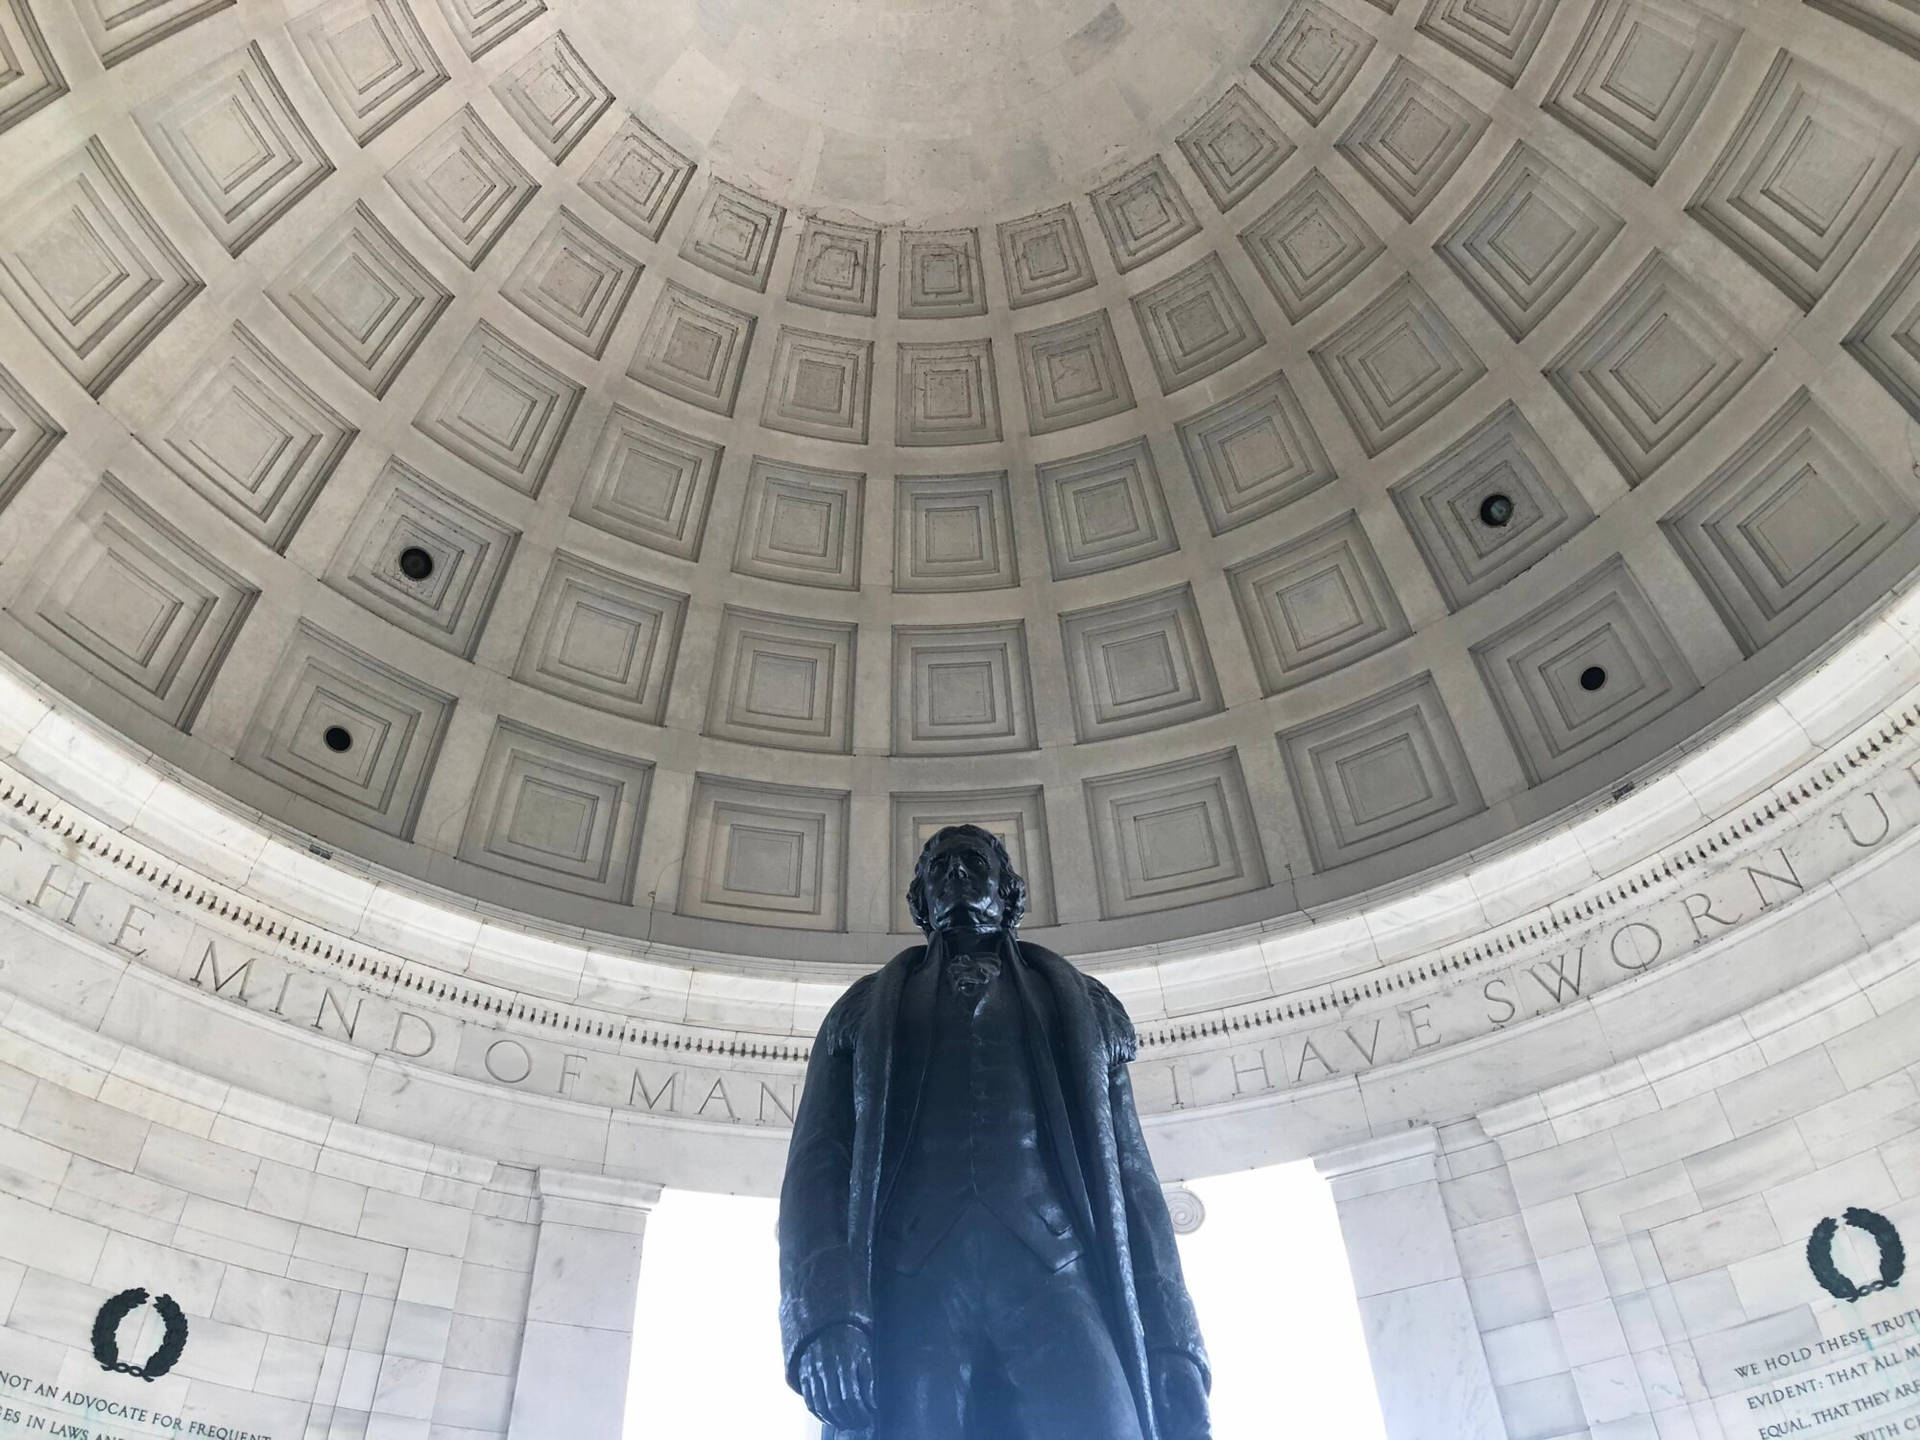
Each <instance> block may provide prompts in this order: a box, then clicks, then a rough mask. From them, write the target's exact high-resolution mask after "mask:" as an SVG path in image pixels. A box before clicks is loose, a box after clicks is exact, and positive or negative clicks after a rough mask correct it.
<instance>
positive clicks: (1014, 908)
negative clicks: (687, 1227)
mask: <svg viewBox="0 0 1920 1440" xmlns="http://www.w3.org/2000/svg"><path fill="white" fill-rule="evenodd" d="M907 901H908V905H909V907H910V908H911V910H912V912H913V918H914V921H915V923H917V924H918V925H919V926H920V928H921V929H922V930H924V931H926V932H927V943H926V944H925V945H915V946H912V947H910V948H909V949H906V950H904V951H902V952H901V953H900V954H899V955H897V956H895V957H894V959H893V960H891V961H890V962H889V963H888V964H886V965H885V966H883V967H882V968H881V969H880V970H878V971H877V972H875V973H874V974H872V975H868V976H866V977H864V978H863V979H861V980H859V981H857V982H855V983H854V985H853V986H852V988H851V989H849V990H848V991H847V993H846V994H845V995H843V996H842V997H841V998H840V1000H839V1002H838V1003H837V1004H835V1005H834V1007H833V1009H832V1010H831V1011H830V1012H829V1013H828V1015H827V1018H826V1022H825V1023H824V1024H823V1025H822V1026H821V1028H820V1034H819V1038H818V1039H817V1040H816V1041H815V1042H814V1047H813V1058H812V1060H811V1062H810V1063H809V1065H808V1067H807V1082H806V1089H805V1091H804V1092H803V1093H802V1095H801V1098H800V1108H799V1111H798V1115H797V1118H796V1120H795V1123H794V1130H793V1147H792V1149H791V1151H790V1152H789V1153H788V1156H787V1174H786V1183H785V1185H784V1186H783V1187H782V1189H781V1193H780V1326H781V1339H782V1341H783V1343H784V1345H785V1349H786V1362H787V1381H788V1383H789V1384H791V1385H792V1386H793V1387H794V1388H795V1389H796V1390H798V1391H799V1392H800V1394H801V1396H802V1397H803V1398H804V1399H805V1400H806V1403H807V1408H808V1409H810V1410H811V1411H812V1412H813V1413H814V1414H815V1415H816V1416H818V1417H819V1418H820V1419H821V1420H822V1421H823V1422H824V1423H825V1425H826V1431H825V1434H826V1437H827V1440H835V1437H836V1435H837V1436H838V1437H840V1440H854V1437H871V1440H1208V1437H1209V1436H1210V1435H1211V1430H1210V1428H1209V1424H1208V1419H1207V1390H1208V1386H1209V1384H1210V1374H1209V1371H1208V1369H1207V1355H1206V1349H1205V1347H1204V1346H1203V1345H1202V1343H1201V1340H1200V1328H1199V1325H1198V1323H1197V1321H1196V1320H1195V1318H1194V1313H1193V1303H1192V1301H1191V1300H1189V1299H1188V1297H1187V1288H1186V1282H1185V1281H1184V1279H1183V1278H1182V1276H1181V1273H1180V1258H1179V1255H1178V1254H1177V1253H1176V1251H1175V1249H1174V1239H1173V1225H1172V1222H1171V1221H1170V1220H1169V1219H1168V1216H1167V1206H1166V1200H1165V1198H1164V1197H1163V1195H1162V1194H1161V1190H1160V1182H1159V1181H1158V1179H1156V1178H1155V1176H1154V1172H1153V1161H1152V1158H1151V1157H1150V1156H1149V1155H1148V1153H1147V1145H1146V1139H1145V1137H1144V1136H1143V1135H1142V1134H1141V1131H1140V1119H1139V1115H1138V1114H1137V1113H1136V1111H1135V1109H1134V1103H1133V1089H1132V1086H1131V1083H1130V1082H1129V1080H1128V1078H1127V1063H1128V1062H1129V1061H1130V1060H1132V1059H1133V1056H1134V1049H1135V1040H1134V1031H1133V1026H1132V1024H1131V1022H1129V1021H1128V1019H1127V1013H1126V1011H1125V1009H1124V1008H1122V1006H1121V1004H1120V1002H1119V1001H1118V1000H1117V999H1116V998H1114V995H1113V993H1112V992H1111V991H1110V990H1108V989H1107V987H1106V986H1104V985H1102V984H1101V983H1100V982H1099V981H1098V980H1095V979H1093V978H1092V977H1091V976H1089V975H1084V974H1082V973H1081V972H1080V971H1078V970H1076V969H1075V968H1074V967H1073V966H1072V965H1071V964H1069V963H1068V962H1067V961H1066V960H1064V959H1062V958H1061V957H1060V956H1058V955H1056V954H1054V953H1053V952H1052V951H1050V950H1046V949H1043V948H1041V947H1040V946H1038V945H1033V944H1029V943H1028V942H1026V941H1023V940H1019V939H1017V938H1016V936H1015V931H1016V929H1017V927H1018V926H1019V923H1020V917H1021V915H1022V913H1023V912H1024V910H1025V908H1026V882H1025V881H1024V880H1022V879H1021V878H1020V876H1019V875H1017V874H1016V873H1015V872H1014V869H1013V866H1012V863H1011V862H1010V860H1009V859H1008V856H1007V852H1006V848H1005V847H1004V846H1003V845H1002V844H1001V843H1000V841H999V840H998V839H997V838H996V837H995V836H993V835H991V834H989V833H988V832H987V831H985V830H982V829H979V828H978V827H976V826H972V825H954V826H949V827H948V828H946V829H944V830H942V831H941V832H940V833H939V834H937V835H935V836H934V837H933V838H932V839H931V840H929V841H928V842H927V843H926V846H925V847H924V848H923V849H922V850H921V852H920V859H919V862H918V864H917V865H916V866H915V867H914V877H913V884H912V885H911V887H910V888H909V889H908V891H907Z"/></svg>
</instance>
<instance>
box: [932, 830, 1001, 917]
mask: <svg viewBox="0 0 1920 1440" xmlns="http://www.w3.org/2000/svg"><path fill="white" fill-rule="evenodd" d="M920 873H921V877H922V880H923V882H924V884H925V886H926V897H927V921H928V923H929V925H930V926H931V927H932V928H933V929H935V930H997V929H999V928H1000V926H1001V924H1002V923H1003V921H1004V920H1005V906H1004V904H1003V902H1002V900H1001V895H1000V884H1001V881H1002V880H1003V879H1004V878H1005V877H1003V876H1002V875H1001V873H1000V861H999V859H998V857H996V856H995V855H994V853H993V851H992V850H991V849H989V848H988V847H987V846H985V845H982V844H981V843H980V842H979V841H978V840H974V839H972V838H970V837H968V836H965V835H960V836H955V837H954V838H952V839H950V840H944V841H942V842H941V843H940V844H938V845H936V846H935V847H934V848H933V849H932V850H931V851H930V852H928V854H927V855H926V857H925V858H924V859H923V860H922V861H921V871H920Z"/></svg>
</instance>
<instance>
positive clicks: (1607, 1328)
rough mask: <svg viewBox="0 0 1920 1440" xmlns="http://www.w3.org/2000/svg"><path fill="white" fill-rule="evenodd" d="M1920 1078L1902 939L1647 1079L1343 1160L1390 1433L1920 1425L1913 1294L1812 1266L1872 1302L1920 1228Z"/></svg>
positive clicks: (1715, 1035)
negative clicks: (1445, 1421) (1445, 1425)
mask: <svg viewBox="0 0 1920 1440" xmlns="http://www.w3.org/2000/svg"><path fill="white" fill-rule="evenodd" d="M1917 1080H1920V936H1914V935H1912V934H1908V935H1905V936H1902V937H1900V938H1899V939H1897V940H1895V941H1892V942H1889V943H1888V944H1886V945H1883V946H1880V947H1878V948H1876V949H1874V950H1872V951H1869V952H1868V953H1866V954H1864V955H1862V956H1860V957H1858V958H1857V959H1855V960H1852V961H1850V962H1849V963H1847V964H1845V965H1843V966H1841V967H1840V968H1838V969H1837V970H1833V971H1830V972H1828V973H1826V974H1824V975H1822V976H1820V977H1819V978H1817V979H1815V980H1813V981H1810V982H1808V983H1806V984H1804V985H1801V986H1798V987H1795V988H1793V989H1791V990H1788V991H1786V992H1784V993H1782V994H1781V995H1779V996H1778V997H1777V998H1775V999H1774V1000H1772V1001H1770V1002H1768V1003H1766V1004H1764V1005H1761V1006H1757V1007H1755V1008H1752V1009H1750V1010H1747V1011H1746V1012H1744V1013H1742V1014H1740V1015H1738V1016H1736V1017H1734V1018H1732V1019H1730V1020H1728V1021H1726V1022H1724V1023H1721V1024H1718V1025H1715V1026H1712V1027H1710V1028H1708V1029H1705V1030H1702V1031H1700V1032H1697V1033H1695V1034H1692V1035H1689V1036H1687V1037H1686V1038H1684V1039H1682V1040H1679V1041H1676V1042H1674V1043H1671V1044H1668V1045H1665V1046H1662V1047H1659V1048H1657V1049H1655V1050H1652V1051H1649V1052H1647V1053H1646V1054H1644V1055H1641V1056H1639V1057H1638V1058H1636V1059H1634V1060H1632V1061H1630V1062H1627V1063H1625V1064H1621V1065H1617V1066H1614V1067H1611V1068H1609V1069H1606V1070H1602V1071H1600V1072H1598V1073H1596V1074H1594V1075H1591V1076H1589V1077H1586V1078H1584V1079H1582V1080H1580V1081H1577V1082H1575V1083H1572V1084H1567V1085H1562V1086H1557V1087H1554V1088H1550V1089H1547V1090H1545V1091H1542V1092H1540V1093H1538V1094H1535V1095H1531V1096H1528V1097H1526V1098H1525V1099H1522V1100H1518V1101H1515V1102H1512V1103H1510V1104H1506V1105H1502V1106H1499V1107H1497V1108H1495V1109H1491V1110H1488V1111H1486V1112H1484V1113H1482V1114H1480V1115H1478V1116H1476V1117H1474V1118H1472V1119H1468V1120H1463V1121H1459V1122H1457V1123H1452V1124H1446V1125H1442V1126H1440V1127H1438V1128H1437V1129H1436V1128H1433V1127H1423V1128H1421V1129H1419V1130H1416V1131H1412V1132H1409V1133H1408V1134H1407V1135H1403V1136H1392V1137H1388V1138H1386V1139H1383V1140H1378V1141H1374V1142H1370V1143H1369V1144H1368V1145H1365V1146H1361V1147H1356V1148H1355V1149H1354V1150H1350V1151H1346V1152H1341V1153H1340V1154H1337V1155H1333V1156H1329V1157H1326V1158H1325V1159H1323V1161H1322V1167H1323V1169H1325V1170H1327V1171H1328V1172H1329V1174H1330V1175H1332V1177H1333V1183H1334V1185H1335V1193H1336V1196H1337V1197H1338V1203H1339V1207H1340V1212H1341V1219H1342V1227H1343V1231H1344V1233H1345V1235H1346V1239H1347V1243H1348V1247H1349V1253H1350V1258H1351V1261H1352V1265H1353V1271H1354V1276H1355V1281H1356V1284H1357V1286H1358V1288H1359V1290H1360V1294H1361V1304H1362V1310H1363V1315H1364V1316H1365V1318H1366V1321H1367V1330H1368V1340H1369V1344H1370V1346H1372V1349H1373V1356H1374V1362H1375V1366H1376V1370H1377V1371H1379V1375H1380V1385H1381V1391H1382V1397H1383V1405H1384V1408H1385V1409H1386V1411H1387V1417H1388V1424H1389V1433H1390V1434H1392V1435H1393V1436H1394V1437H1395V1440H1402V1437H1416V1436H1421V1437H1424V1436H1430V1435H1435V1434H1437V1433H1439V1432H1437V1431H1435V1430H1434V1429H1433V1428H1432V1420H1431V1416H1432V1415H1433V1414H1434V1413H1436V1408H1437V1409H1438V1412H1439V1413H1444V1414H1448V1415H1451V1416H1454V1417H1457V1421H1458V1426H1459V1428H1449V1429H1448V1430H1447V1431H1446V1432H1445V1433H1447V1434H1448V1435H1460V1436H1467V1435H1473V1436H1492V1437H1499V1440H1571V1437H1588V1436H1590V1437H1592V1440H1656V1437H1657V1440H1772V1437H1780V1436H1789V1435H1802V1434H1804V1435H1810V1436H1811V1435H1821V1436H1825V1435H1844V1436H1846V1437H1848V1440H1857V1437H1861V1436H1867V1437H1880V1436H1882V1435H1885V1436H1893V1435H1897V1434H1910V1433H1914V1432H1915V1431H1916V1430H1920V1369H1916V1368H1915V1366H1916V1362H1920V1348H1916V1349H1915V1350H1914V1351H1913V1352H1911V1353H1909V1352H1908V1350H1907V1348H1906V1347H1907V1345H1908V1344H1909V1343H1910V1342H1911V1340H1912V1334H1911V1331H1912V1329H1913V1327H1914V1325H1915V1323H1916V1322H1917V1321H1920V1312H1916V1311H1915V1310H1914V1309H1913V1307H1914V1305H1915V1303H1916V1292H1915V1289H1914V1286H1913V1284H1912V1283H1911V1282H1910V1281H1909V1282H1908V1283H1905V1284H1901V1283H1898V1282H1899V1281H1900V1280H1903V1279H1904V1278H1905V1277H1904V1274H1900V1275H1897V1276H1896V1277H1895V1280H1896V1283H1894V1284H1893V1285H1891V1286H1889V1287H1887V1288H1885V1289H1879V1290H1877V1291H1876V1292H1874V1293H1869V1294H1865V1295H1859V1296H1853V1295H1846V1294H1835V1293H1833V1290H1832V1289H1831V1288H1829V1285H1828V1284H1823V1283H1822V1280H1821V1278H1820V1275H1819V1274H1818V1273H1816V1266H1817V1265H1818V1264H1819V1263H1820V1261H1821V1259H1822V1257H1823V1256H1827V1257H1830V1261H1829V1263H1830V1265H1831V1267H1832V1270H1831V1272H1830V1274H1829V1280H1830V1281H1832V1277H1833V1275H1836V1274H1837V1276H1838V1277H1839V1280H1838V1282H1835V1283H1838V1284H1839V1285H1840V1287H1841V1288H1843V1289H1844V1287H1845V1286H1846V1285H1847V1284H1849V1283H1850V1284H1852V1285H1854V1286H1856V1287H1857V1288H1860V1289H1866V1288H1867V1287H1869V1286H1871V1285H1872V1284H1873V1283H1874V1281H1875V1280H1876V1278H1877V1277H1881V1276H1883V1275H1885V1274H1887V1273H1888V1272H1887V1270H1886V1269H1885V1266H1886V1265H1888V1264H1889V1263H1895V1264H1896V1268H1897V1262H1895V1261H1893V1259H1892V1257H1893V1256H1894V1255H1895V1253H1896V1249H1897V1248H1903V1243H1904V1244H1911V1243H1913V1241H1914V1240H1915V1239H1917V1238H1920V1164H1917V1163H1916V1162H1917V1161H1920V1087H1917V1085H1916V1081H1917ZM1875 1217H1878V1218H1879V1219H1880V1220H1883V1221H1884V1222H1886V1223H1887V1224H1888V1225H1890V1226H1891V1227H1892V1230H1893V1232H1894V1233H1895V1234H1896V1235H1897V1236H1898V1235H1904V1236H1905V1237H1907V1238H1906V1240H1905V1242H1900V1241H1898V1240H1896V1241H1895V1242H1894V1244H1893V1246H1888V1245H1884V1244H1883V1243H1881V1242H1878V1241H1876V1240H1875V1239H1874V1237H1873V1235H1872V1230H1871V1227H1872V1226H1873V1224H1874V1223H1875ZM1856 1220H1857V1221H1859V1222H1861V1223H1854V1222H1855V1221H1856ZM1823 1222H1826V1224H1825V1226H1824V1229H1825V1231H1826V1232H1827V1233H1826V1234H1825V1237H1824V1239H1823V1238H1822V1234H1821V1232H1822V1228H1823ZM1462 1316H1465V1317H1467V1323H1466V1324H1465V1325H1464V1326H1455V1325H1450V1324H1448V1323H1446V1321H1445V1319H1443V1318H1442V1317H1452V1318H1454V1319H1458V1318H1460V1317H1462ZM1470 1332H1471V1333H1470ZM1474 1335H1477V1344H1476V1343H1472V1342H1473V1338H1474ZM1454 1350H1458V1351H1459V1352H1460V1353H1459V1354H1458V1355H1454V1354H1452V1352H1453V1351H1454ZM1436 1352H1437V1353H1438V1356H1440V1357H1446V1358H1447V1359H1448V1363H1447V1364H1445V1365H1444V1366H1437V1365H1436V1364H1435V1360H1436ZM1855 1367H1861V1368H1858V1369H1856V1368H1855ZM1479 1374H1484V1376H1485V1377H1486V1381H1487V1383H1488V1385H1489V1386H1490V1390H1482V1389H1481V1387H1480V1386H1479V1385H1478V1384H1476V1383H1473V1382H1474V1377H1475V1376H1476V1375H1479ZM1903 1387H1910V1388H1908V1389H1903ZM1408 1389H1411V1390H1412V1391H1413V1392H1414V1394H1413V1395H1411V1396H1405V1395H1402V1394H1401V1393H1400V1392H1402V1391H1405V1390H1408ZM1396 1398H1399V1399H1400V1400H1401V1401H1402V1403H1401V1405H1400V1406H1399V1407H1398V1411H1397V1413H1398V1415H1399V1417H1400V1419H1399V1421H1398V1423H1396V1406H1395V1403H1394V1402H1395V1400H1396ZM1485 1398H1491V1399H1492V1400H1493V1401H1494V1402H1495V1403H1496V1405H1497V1415H1496V1416H1494V1417H1493V1418H1491V1419H1489V1418H1487V1417H1486V1416H1484V1415H1481V1414H1479V1413H1477V1412H1476V1411H1475V1409H1474V1408H1473V1407H1474V1406H1476V1405H1477V1404H1479V1403H1480V1402H1481V1401H1482V1400H1483V1399H1485ZM1423 1417H1424V1418H1423ZM1881 1427H1886V1428H1881ZM1903 1427H1904V1428H1903Z"/></svg>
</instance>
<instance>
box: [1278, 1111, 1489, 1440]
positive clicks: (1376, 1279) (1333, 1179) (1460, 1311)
mask: <svg viewBox="0 0 1920 1440" xmlns="http://www.w3.org/2000/svg"><path fill="white" fill-rule="evenodd" d="M1437 1161H1438V1136H1437V1134H1436V1132H1435V1131H1434V1129H1433V1127H1431V1126H1422V1127H1421V1128H1419V1129H1417V1130H1409V1131H1407V1132H1405V1133H1404V1134H1398V1135H1389V1136H1386V1137H1384V1138H1382V1139H1378V1140H1369V1141H1367V1142H1365V1143H1364V1144H1360V1145H1355V1146H1351V1147H1350V1148H1348V1149H1345V1150H1337V1151H1334V1152H1333V1153H1331V1154H1328V1155H1321V1156H1316V1157H1315V1159H1314V1165H1315V1167H1316V1168H1317V1169H1318V1170H1319V1171H1320V1173H1321V1174H1322V1175H1324V1176H1326V1177H1327V1179H1328V1181H1329V1182H1330V1184H1331V1185H1332V1188H1333V1199H1334V1206H1335V1208H1336V1209H1337V1210H1338V1212H1339V1215H1340V1234H1341V1236H1342V1238H1343V1239H1344V1240H1345V1241H1346V1246H1347V1264H1348V1266H1349V1267H1350V1268H1351V1269H1352V1271H1353V1284H1354V1293H1355V1294H1356V1295H1358V1297H1359V1300H1360V1322H1361V1326H1362V1328H1363V1329H1364V1331H1365V1333H1366V1337H1367V1354H1368V1356H1369V1358H1370V1359H1371V1360H1372V1362H1373V1380H1374V1388H1375V1389H1376V1390H1377V1391H1378V1393H1379V1396H1380V1413H1381V1415H1382V1417H1383V1418H1384V1419H1385V1421H1386V1427H1387V1436H1388V1440H1431V1437H1433V1436H1435V1435H1439V1434H1445V1435H1447V1436H1449V1437H1451V1440H1507V1431H1506V1427H1505V1425H1504V1424H1503V1422H1502V1421H1501V1418H1500V1407H1499V1403H1498V1401H1497V1399H1496V1397H1495V1395H1494V1391H1493V1379H1492V1377H1491V1375H1489V1373H1488V1371H1487V1357H1486V1352H1485V1351H1484V1350H1483V1349H1482V1348H1481V1345H1480V1327H1479V1326H1478V1325H1477V1324H1476V1323H1475V1322H1474V1318H1473V1307H1472V1305H1471V1304H1470V1303H1469V1301H1468V1297H1467V1285H1466V1281H1465V1280H1464V1279H1463V1278H1462V1277H1461V1272H1460V1254H1459V1251H1458V1250H1457V1249H1456V1248H1455V1246H1454V1239H1453V1227H1452V1226H1451V1225H1449V1224H1448V1223H1447V1213H1446V1210H1445V1208H1444V1206H1443V1205H1442V1204H1441V1200H1440V1179H1439V1167H1438V1163H1437Z"/></svg>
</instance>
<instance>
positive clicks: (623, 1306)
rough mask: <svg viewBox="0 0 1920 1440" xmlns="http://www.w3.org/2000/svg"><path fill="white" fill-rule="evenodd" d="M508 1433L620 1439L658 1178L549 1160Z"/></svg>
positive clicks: (517, 1437)
mask: <svg viewBox="0 0 1920 1440" xmlns="http://www.w3.org/2000/svg"><path fill="white" fill-rule="evenodd" d="M539 1197H540V1238H539V1241H538V1244H537V1247H536V1249H535V1251H534V1260H533V1287H532V1291H531V1293H530V1294H529V1295H528V1298H527V1327H526V1331H525V1333H524V1334H523V1335H522V1337H521V1341H520V1365H519V1369H518V1371H517V1372H516V1374H515V1378H514V1387H513V1411H512V1419H511V1421H510V1423H509V1428H508V1431H507V1433H508V1436H509V1440H563V1437H564V1440H620V1434H621V1429H622V1426H623V1424H624V1422H625V1417H626V1405H627V1371H628V1369H629V1367H630V1366H631V1364H632V1360H633V1307H634V1297H635V1294H636V1293H637V1290H638V1287H639V1283H640V1245H641V1238H642V1236H643V1235H644V1234H645V1233H646V1228H647V1215H648V1214H649V1212H651V1211H652V1209H653V1207H654V1205H655V1204H656V1203H657V1202H658V1201H659V1199H660V1187H659V1186H658V1185H649V1184H643V1183H641V1182H639V1181H633V1180H615V1179H609V1178H607V1177H605V1176H600V1175H582V1174H577V1173H574V1172H572V1171H568V1170H555V1169H550V1168H543V1169H542V1170H541V1171H540V1176H539Z"/></svg>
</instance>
